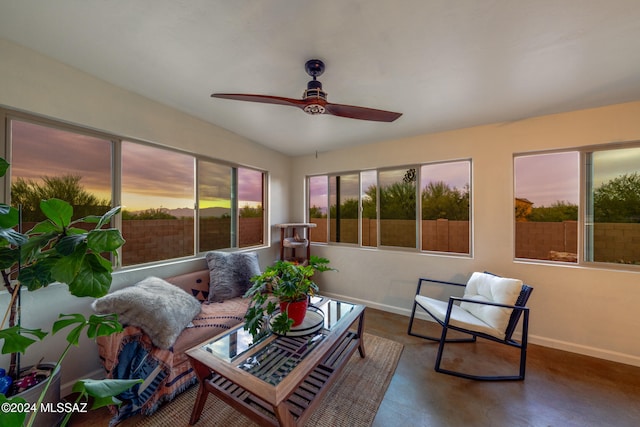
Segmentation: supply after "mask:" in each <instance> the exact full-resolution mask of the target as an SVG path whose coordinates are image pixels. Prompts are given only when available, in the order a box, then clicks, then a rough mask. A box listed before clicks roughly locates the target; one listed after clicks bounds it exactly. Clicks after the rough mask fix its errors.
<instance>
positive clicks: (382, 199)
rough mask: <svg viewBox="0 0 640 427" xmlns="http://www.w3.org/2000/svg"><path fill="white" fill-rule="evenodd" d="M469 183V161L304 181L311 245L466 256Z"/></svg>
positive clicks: (468, 243) (320, 177)
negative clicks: (312, 224)
mask: <svg viewBox="0 0 640 427" xmlns="http://www.w3.org/2000/svg"><path fill="white" fill-rule="evenodd" d="M470 183H471V162H470V161H469V160H461V161H456V162H446V163H436V164H425V165H416V166H404V167H400V168H392V169H391V168H390V169H382V170H366V171H362V172H359V173H344V174H336V175H321V176H311V177H308V182H307V184H308V189H309V190H308V191H309V198H308V205H307V208H308V217H309V220H310V221H312V222H314V223H316V224H318V227H317V228H318V230H320V229H322V230H323V231H322V232H321V233H318V234H317V235H315V238H314V234H313V230H314V229H312V239H311V240H312V241H313V242H323V243H324V242H327V240H325V239H323V236H326V235H329V236H330V237H329V239H328V241H329V243H349V244H358V243H359V245H360V246H362V247H388V248H408V249H415V250H423V251H435V252H449V253H460V254H469V247H470V235H471V231H470V230H471V226H470V196H471V195H470V192H471V185H470ZM418 194H420V197H418ZM327 200H328V204H329V208H328V209H327ZM327 211H328V214H327V213H326V212H327ZM418 212H421V214H420V216H419V214H418ZM327 216H328V219H329V220H328V221H327ZM358 224H359V227H358ZM327 228H328V231H327ZM358 232H359V236H358ZM418 236H421V237H420V238H418Z"/></svg>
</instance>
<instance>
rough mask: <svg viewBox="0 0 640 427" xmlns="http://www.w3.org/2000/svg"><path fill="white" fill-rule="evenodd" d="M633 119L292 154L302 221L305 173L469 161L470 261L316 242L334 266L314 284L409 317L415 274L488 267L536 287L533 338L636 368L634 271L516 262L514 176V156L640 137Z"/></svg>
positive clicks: (478, 130) (502, 128)
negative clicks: (299, 155)
mask: <svg viewBox="0 0 640 427" xmlns="http://www.w3.org/2000/svg"><path fill="white" fill-rule="evenodd" d="M638 117H640V102H635V103H627V104H621V105H613V106H608V107H603V108H598V109H591V110H584V111H576V112H571V113H566V114H557V115H552V116H545V117H537V118H531V119H523V120H520V121H515V122H509V123H499V124H493V125H487V126H478V127H473V128H467V129H459V130H454V131H450V132H443V133H438V134H430V135H420V136H416V137H412V138H405V139H399V140H393V141H385V142H381V143H375V144H369V145H366V146H359V147H354V148H350V149H345V150H339V151H333V152H327V153H319V154H318V157H317V158H316V156H315V155H314V156H304V157H299V158H296V159H295V162H294V163H293V165H292V168H293V172H292V183H293V188H292V193H291V194H292V199H291V206H292V209H293V211H292V218H291V220H292V221H300V220H303V219H304V208H303V206H304V201H305V198H304V194H305V189H304V178H305V176H306V175H308V174H319V173H328V172H343V171H354V170H363V169H369V168H376V167H385V166H399V165H406V164H414V163H416V162H419V163H423V162H432V161H443V160H456V159H468V158H470V159H472V169H473V170H472V184H471V186H472V198H473V200H472V210H473V233H472V256H471V257H453V256H444V255H430V254H419V253H410V252H401V251H386V250H377V249H370V248H367V249H358V248H354V247H348V246H322V245H314V247H313V248H312V253H316V254H320V255H324V256H327V257H328V258H329V259H331V260H332V263H333V264H335V265H336V267H337V268H338V269H339V272H338V273H331V274H324V275H323V276H322V278H321V279H320V284H321V289H322V290H323V291H324V292H325V293H331V294H334V295H341V296H344V297H345V298H351V299H354V300H358V301H362V302H366V303H367V304H368V305H371V306H374V307H378V308H381V309H384V310H389V311H394V312H398V313H403V314H407V315H408V313H409V310H410V308H411V305H412V300H413V295H414V293H415V287H416V282H417V278H418V277H420V276H428V277H435V278H439V279H445V280H446V279H454V280H460V281H466V279H467V278H468V276H469V275H470V273H471V272H473V271H476V270H489V271H492V272H495V273H496V274H500V275H505V276H513V277H518V278H522V279H523V280H524V281H526V282H527V283H529V284H531V285H532V286H533V287H534V288H535V290H534V292H533V294H532V297H531V300H530V307H531V310H532V314H531V323H530V338H531V341H532V342H534V343H537V344H541V345H545V346H550V347H557V348H561V349H565V350H569V351H574V352H578V353H583V354H588V355H594V356H597V357H602V358H606V359H611V360H616V361H621V362H624V363H629V364H634V365H638V366H640V340H638V339H637V332H636V331H638V330H640V317H638V316H637V307H638V303H637V301H638V300H640V271H639V270H637V269H636V271H634V272H631V271H622V270H614V269H595V268H589V267H578V266H575V265H548V264H543V263H535V262H517V261H514V233H515V231H514V229H515V227H514V222H513V200H514V194H513V177H512V175H513V155H514V153H524V152H534V151H538V150H550V149H558V148H571V147H580V146H588V145H597V144H608V143H614V142H620V141H633V140H640V120H638ZM400 120H402V119H400ZM425 120H428V118H425ZM380 126H393V124H381V125H380Z"/></svg>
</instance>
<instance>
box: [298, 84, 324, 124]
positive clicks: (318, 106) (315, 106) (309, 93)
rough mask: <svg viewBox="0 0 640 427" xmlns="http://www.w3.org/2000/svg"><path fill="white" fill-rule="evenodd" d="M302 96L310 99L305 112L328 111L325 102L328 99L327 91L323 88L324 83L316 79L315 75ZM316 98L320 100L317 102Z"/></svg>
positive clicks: (312, 113) (306, 99) (313, 113)
mask: <svg viewBox="0 0 640 427" xmlns="http://www.w3.org/2000/svg"><path fill="white" fill-rule="evenodd" d="M302 98H303V99H304V100H305V101H308V104H307V105H305V106H304V107H303V110H304V112H305V113H307V114H311V115H315V114H324V112H325V111H326V109H325V107H324V104H325V103H326V101H327V93H326V92H325V91H323V90H322V83H320V82H319V81H318V80H315V76H314V80H311V81H310V82H309V83H307V90H305V91H304V93H303V94H302ZM316 100H317V101H319V102H316ZM320 100H322V101H324V102H321V101H320Z"/></svg>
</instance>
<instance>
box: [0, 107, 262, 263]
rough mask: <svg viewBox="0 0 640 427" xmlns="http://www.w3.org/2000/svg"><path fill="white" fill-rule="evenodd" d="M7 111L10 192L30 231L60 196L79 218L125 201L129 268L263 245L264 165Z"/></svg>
mask: <svg viewBox="0 0 640 427" xmlns="http://www.w3.org/2000/svg"><path fill="white" fill-rule="evenodd" d="M2 112H3V113H4V118H5V122H6V123H7V126H8V132H7V133H6V134H7V135H8V137H9V138H8V139H7V141H6V142H7V151H6V153H7V154H6V156H7V157H8V160H9V162H10V163H11V168H10V169H9V173H8V176H9V177H10V178H11V181H10V184H11V185H10V194H9V198H10V200H11V203H12V204H13V205H14V206H16V207H20V208H21V210H22V217H23V222H24V225H23V228H24V229H29V228H31V227H30V224H29V223H33V222H35V221H41V220H43V219H44V218H43V217H41V216H40V215H41V214H40V210H39V204H40V200H42V199H48V198H52V197H55V198H60V199H62V200H65V201H67V202H69V203H70V204H71V205H72V206H73V208H74V219H77V218H80V217H84V216H87V215H102V214H103V213H105V212H107V211H108V210H109V209H110V208H111V207H112V206H114V205H116V204H117V205H120V206H122V216H121V221H118V222H117V224H114V225H119V226H121V228H122V230H121V231H122V234H123V237H124V238H125V239H126V243H125V245H124V246H123V247H122V249H121V251H122V257H121V263H122V265H124V266H131V265H137V264H142V263H149V262H161V261H165V260H170V259H176V258H182V257H190V256H195V255H196V254H198V253H202V252H205V251H208V250H213V249H232V248H244V247H251V246H258V245H263V244H264V242H265V222H266V220H267V219H266V215H265V210H264V206H265V194H267V191H266V183H267V179H266V178H267V176H266V173H265V172H263V171H259V170H255V169H251V168H247V167H236V166H233V165H228V164H223V163H221V162H216V161H214V160H204V159H201V160H199V161H196V156H195V155H193V154H190V153H184V152H180V151H177V150H171V149H167V148H162V147H160V146H155V145H152V144H143V143H140V142H136V141H133V140H126V141H125V140H123V139H122V138H120V137H118V136H117V135H109V134H107V133H102V132H95V131H90V130H85V129H83V128H81V127H78V126H71V125H67V124H63V123H58V122H55V121H52V120H45V119H41V118H38V117H34V116H31V115H28V114H23V113H9V112H8V111H6V110H2ZM114 153H116V155H115V156H114ZM114 178H115V179H114ZM196 178H197V179H196ZM196 183H197V188H196ZM196 190H197V191H196ZM196 217H197V218H198V219H199V221H198V222H196V221H195V218H196Z"/></svg>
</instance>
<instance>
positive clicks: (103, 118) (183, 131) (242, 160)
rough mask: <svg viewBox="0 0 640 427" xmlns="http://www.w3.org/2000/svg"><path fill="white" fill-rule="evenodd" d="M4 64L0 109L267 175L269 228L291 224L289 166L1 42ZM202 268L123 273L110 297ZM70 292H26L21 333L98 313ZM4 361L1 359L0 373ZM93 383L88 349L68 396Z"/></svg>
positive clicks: (68, 379) (36, 354)
mask: <svg viewBox="0 0 640 427" xmlns="http://www.w3.org/2000/svg"><path fill="white" fill-rule="evenodd" d="M0 63H1V66H0V105H2V106H5V107H9V108H12V109H17V110H24V111H26V112H30V113H34V114H38V115H43V116H46V117H50V118H54V119H58V120H62V121H66V122H70V123H73V124H79V125H82V126H86V127H92V128H94V129H97V130H104V131H107V132H111V133H115V134H118V135H121V136H124V137H130V138H136V139H140V140H145V141H150V142H154V143H158V144H162V145H166V146H171V147H176V148H179V149H182V150H186V151H188V152H192V153H199V154H203V155H207V156H210V157H212V158H216V159H221V160H226V161H230V162H233V163H236V164H240V165H244V166H250V167H255V168H259V169H262V170H266V171H268V172H269V180H270V182H269V191H270V195H269V197H270V199H269V200H270V205H269V206H268V207H267V208H269V215H270V223H272V224H273V223H279V222H287V221H288V219H289V206H288V203H289V175H288V174H289V165H290V162H291V159H290V158H288V157H286V156H283V155H282V154H280V153H277V152H275V151H272V150H269V149H266V148H265V147H263V146H261V145H258V144H255V143H253V142H251V141H248V140H246V139H244V138H241V137H239V136H238V135H235V134H232V133H231V132H228V131H226V130H224V129H221V128H219V127H216V126H213V125H211V124H209V123H206V122H204V121H202V120H199V119H196V118H193V117H191V116H188V115H186V114H183V113H180V112H178V111H176V110H174V109H171V108H169V107H166V106H163V105H161V104H158V103H156V102H153V101H151V100H149V99H147V98H144V97H141V96H139V95H136V94H134V93H131V92H128V91H125V90H123V89H120V88H117V87H115V86H113V85H110V84H108V83H107V82H105V81H103V80H99V79H97V78H95V77H92V76H90V75H88V74H85V73H83V72H80V71H78V70H76V69H73V68H70V67H68V66H66V65H64V64H61V63H59V62H57V61H53V60H51V59H49V58H47V57H45V56H42V55H40V54H37V53H35V52H33V51H30V50H27V49H23V48H21V47H19V46H17V45H15V44H12V43H10V42H8V41H5V40H2V39H0ZM0 150H1V149H0ZM259 252H260V262H261V264H263V266H264V265H266V264H268V263H269V261H270V260H273V259H274V258H275V256H276V255H275V254H276V251H275V250H272V249H263V250H260V251H259ZM204 266H205V264H204V261H203V260H202V259H195V260H183V261H177V262H173V263H171V264H169V265H164V266H162V267H153V266H150V267H145V268H136V269H125V270H123V271H120V272H118V273H116V274H115V275H114V282H113V286H112V289H118V288H121V287H123V286H125V285H128V284H131V283H134V282H135V281H136V280H140V279H142V278H144V277H146V276H149V275H157V276H161V277H168V276H171V275H175V274H180V273H184V272H188V271H193V270H194V269H198V268H202V267H204ZM64 286H65V285H52V286H49V287H48V288H46V289H44V290H41V291H38V292H34V293H29V292H25V293H24V294H23V295H24V297H23V301H24V302H23V325H24V326H26V327H34V328H36V327H41V328H44V329H45V330H50V325H51V323H52V322H53V321H54V320H55V319H56V318H57V316H58V314H59V313H75V312H83V313H85V314H90V313H92V310H91V308H90V303H91V302H92V300H91V299H89V298H83V299H80V298H75V297H71V296H70V295H69V294H68V292H67V291H66V289H64ZM6 296H7V294H6V291H0V309H1V310H2V313H4V308H3V307H6V304H7V298H6ZM64 345H65V341H64V336H63V334H60V335H59V336H54V337H52V338H48V339H47V340H46V341H45V342H44V343H43V344H36V345H35V346H34V347H33V348H30V349H29V351H28V352H27V355H26V357H24V358H23V363H25V364H28V363H34V362H35V361H37V360H39V359H40V357H41V356H44V357H45V358H46V359H47V360H55V359H57V357H58V355H59V354H60V353H61V351H62V349H63V347H64ZM5 360H7V358H6V356H0V366H2V365H4V364H5V363H4V361H5ZM91 375H102V370H101V369H100V366H99V361H98V354H97V350H96V346H95V344H93V343H91V342H83V343H82V344H81V346H80V348H79V349H73V350H72V351H71V353H70V355H69V356H68V358H67V360H66V362H65V363H64V365H63V370H62V383H63V393H64V392H68V391H69V386H70V384H72V383H73V382H74V380H76V379H79V378H82V377H86V376H91Z"/></svg>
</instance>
